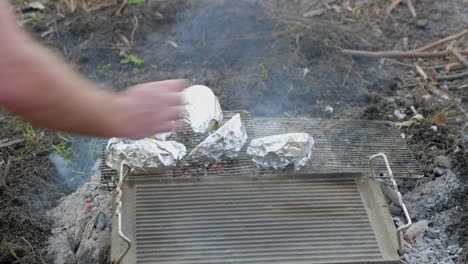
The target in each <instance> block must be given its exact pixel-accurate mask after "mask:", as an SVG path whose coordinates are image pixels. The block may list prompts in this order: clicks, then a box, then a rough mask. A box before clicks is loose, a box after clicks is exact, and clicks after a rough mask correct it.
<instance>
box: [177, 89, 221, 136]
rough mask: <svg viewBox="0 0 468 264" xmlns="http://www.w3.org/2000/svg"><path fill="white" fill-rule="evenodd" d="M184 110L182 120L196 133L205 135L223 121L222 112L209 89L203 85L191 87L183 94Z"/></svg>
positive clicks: (216, 99)
mask: <svg viewBox="0 0 468 264" xmlns="http://www.w3.org/2000/svg"><path fill="white" fill-rule="evenodd" d="M183 100H184V105H185V109H184V111H183V113H182V120H183V121H185V122H186V123H187V124H189V125H190V126H191V127H192V129H193V130H194V131H195V132H197V133H202V134H205V133H207V132H209V131H212V130H216V129H217V128H218V127H219V124H220V123H221V121H223V111H222V110H221V106H220V104H219V100H218V97H216V96H215V95H214V93H213V91H211V89H210V88H208V87H206V86H203V85H193V86H190V87H189V88H187V89H185V90H184V92H183Z"/></svg>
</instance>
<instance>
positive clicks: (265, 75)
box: [257, 63, 269, 80]
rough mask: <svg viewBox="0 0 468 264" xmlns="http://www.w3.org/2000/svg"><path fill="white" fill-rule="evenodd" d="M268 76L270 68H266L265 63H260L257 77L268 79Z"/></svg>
mask: <svg viewBox="0 0 468 264" xmlns="http://www.w3.org/2000/svg"><path fill="white" fill-rule="evenodd" d="M268 76H269V73H268V69H267V68H266V65H265V64H263V63H262V64H260V72H259V73H258V74H257V77H258V78H260V79H262V80H266V79H268Z"/></svg>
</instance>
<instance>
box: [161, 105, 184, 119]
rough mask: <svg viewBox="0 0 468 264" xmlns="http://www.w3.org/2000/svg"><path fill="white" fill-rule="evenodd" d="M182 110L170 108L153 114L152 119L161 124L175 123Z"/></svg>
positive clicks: (179, 107)
mask: <svg viewBox="0 0 468 264" xmlns="http://www.w3.org/2000/svg"><path fill="white" fill-rule="evenodd" d="M183 109H184V108H183V107H182V106H170V107H167V108H166V109H164V110H163V111H161V112H158V113H154V115H153V119H157V120H158V121H163V122H166V121H177V120H179V119H180V117H181V114H182V111H183Z"/></svg>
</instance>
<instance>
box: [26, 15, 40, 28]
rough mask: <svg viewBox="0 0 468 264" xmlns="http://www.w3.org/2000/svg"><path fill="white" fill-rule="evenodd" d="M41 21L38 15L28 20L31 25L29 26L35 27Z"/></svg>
mask: <svg viewBox="0 0 468 264" xmlns="http://www.w3.org/2000/svg"><path fill="white" fill-rule="evenodd" d="M41 20H42V17H41V16H39V15H33V16H32V17H30V18H29V20H28V21H29V23H31V25H33V26H35V25H37V24H38V23H39V22H41Z"/></svg>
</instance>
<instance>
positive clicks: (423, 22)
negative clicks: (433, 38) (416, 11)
mask: <svg viewBox="0 0 468 264" xmlns="http://www.w3.org/2000/svg"><path fill="white" fill-rule="evenodd" d="M416 27H417V28H419V29H425V28H426V27H427V19H418V20H417V21H416Z"/></svg>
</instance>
